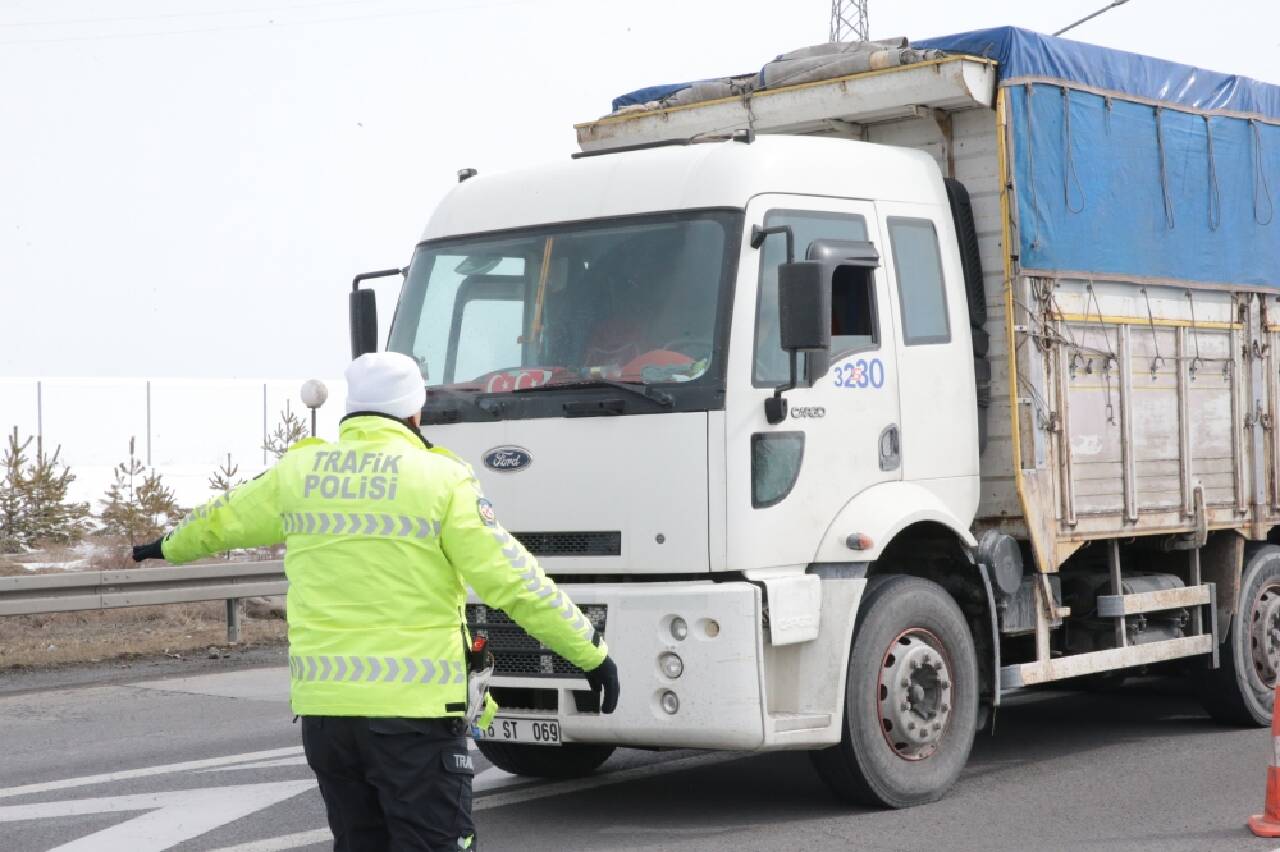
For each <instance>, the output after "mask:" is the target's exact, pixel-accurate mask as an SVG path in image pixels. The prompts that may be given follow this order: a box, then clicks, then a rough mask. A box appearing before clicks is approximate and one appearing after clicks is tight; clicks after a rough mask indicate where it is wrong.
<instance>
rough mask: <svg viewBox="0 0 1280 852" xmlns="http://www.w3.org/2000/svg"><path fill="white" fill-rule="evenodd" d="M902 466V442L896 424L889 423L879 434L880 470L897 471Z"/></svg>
mask: <svg viewBox="0 0 1280 852" xmlns="http://www.w3.org/2000/svg"><path fill="white" fill-rule="evenodd" d="M901 464H902V441H901V439H900V436H899V434H898V424H897V423H890V424H889V425H888V426H886V427H884V431H883V432H881V433H880V469H881V470H897V469H898V466H899V465H901Z"/></svg>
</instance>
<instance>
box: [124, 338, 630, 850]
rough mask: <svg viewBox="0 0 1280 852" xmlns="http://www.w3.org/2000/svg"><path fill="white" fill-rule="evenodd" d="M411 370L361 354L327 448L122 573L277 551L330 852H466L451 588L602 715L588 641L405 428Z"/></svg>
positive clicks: (456, 477) (601, 652)
mask: <svg viewBox="0 0 1280 852" xmlns="http://www.w3.org/2000/svg"><path fill="white" fill-rule="evenodd" d="M425 401H426V390H425V388H424V386H423V382H422V376H421V373H420V372H419V370H418V367H417V365H416V364H415V363H414V361H413V359H411V358H409V357H408V356H405V355H400V354H397V353H391V352H382V353H372V354H368V355H362V356H360V357H359V358H357V359H356V360H355V361H353V362H352V363H351V365H350V366H349V367H348V369H347V412H348V414H347V416H346V417H345V418H343V420H342V424H341V426H340V428H339V439H338V442H337V443H336V444H331V443H328V442H325V441H322V440H320V439H317V438H309V439H307V440H304V441H300V442H299V443H297V444H295V445H294V446H293V447H292V448H291V449H290V450H289V451H288V452H287V453H285V454H284V456H283V458H281V459H280V461H279V462H278V463H277V464H276V466H275V467H273V468H271V469H269V470H267V471H266V472H265V473H263V474H262V475H260V476H258V477H257V478H255V479H253V480H252V481H250V482H247V483H245V484H243V485H241V486H239V487H237V488H235V489H232V490H231V491H230V492H229V493H228V494H226V495H225V496H222V497H218V498H216V499H215V500H213V501H211V502H209V503H208V504H206V505H205V506H202V507H200V508H198V509H196V510H195V511H193V512H192V513H191V514H190V515H189V516H188V517H187V518H186V519H185V520H183V522H182V523H181V524H180V525H179V526H178V527H177V528H176V529H174V530H173V531H171V532H170V533H169V534H168V535H166V536H165V537H164V538H162V539H159V540H157V541H155V542H152V543H151V544H146V545H140V546H138V547H136V548H135V549H134V559H135V560H138V561H142V560H143V559H158V558H162V557H163V558H164V559H167V560H169V561H170V562H175V563H182V562H189V561H191V560H193V559H198V558H200V557H203V556H207V555H210V554H213V553H217V552H219V551H222V550H228V549H230V548H243V547H264V546H267V545H272V544H279V543H281V542H286V543H287V544H288V550H287V553H286V554H285V560H284V567H285V574H286V575H287V577H288V579H289V596H288V616H289V670H290V676H291V686H292V688H291V698H292V703H293V712H294V713H296V714H297V715H299V716H301V717H302V742H303V746H304V749H305V751H306V755H307V762H308V764H310V766H311V768H312V769H313V770H314V771H315V773H316V777H317V779H318V780H319V783H320V793H321V795H322V796H323V797H324V802H325V808H326V810H327V811H328V816H329V827H330V828H331V829H332V831H333V835H334V849H335V850H337V852H345V850H352V852H356V850H360V852H363V850H389V849H394V850H430V852H436V850H445V849H448V850H458V849H474V848H475V845H474V837H475V832H474V827H473V824H472V821H471V776H472V773H473V770H472V764H471V757H470V755H468V753H467V743H466V739H465V732H466V729H467V724H466V720H465V719H464V716H465V714H466V710H467V669H466V659H467V653H466V652H467V643H468V639H467V634H466V626H465V623H464V618H463V614H462V613H463V605H464V602H465V600H466V587H467V586H468V585H469V586H470V587H471V588H472V589H474V590H475V592H476V594H478V595H479V596H480V597H481V598H482V599H483V600H485V601H486V602H487V603H488V604H490V605H491V606H495V607H498V608H499V609H502V610H503V611H505V612H506V613H507V614H508V615H510V616H511V617H512V618H513V619H514V620H515V621H516V622H517V623H519V624H520V625H521V626H522V627H523V628H524V629H525V630H526V631H528V632H529V633H530V634H531V635H532V636H533V637H535V638H536V639H537V640H538V641H539V642H541V643H543V644H544V645H546V646H547V647H549V648H551V649H552V650H554V651H555V652H556V653H558V654H560V655H561V656H562V657H564V658H565V659H567V660H568V661H569V662H571V663H573V664H574V665H575V666H578V667H579V668H580V669H582V670H583V671H585V672H587V673H588V675H587V679H588V681H589V682H590V684H591V686H592V688H593V689H596V690H603V697H602V700H601V710H602V711H603V712H605V713H610V712H612V711H613V710H614V708H615V707H616V705H617V701H618V675H617V667H616V666H615V665H614V663H613V661H612V660H611V659H610V658H609V657H608V649H607V647H606V646H605V643H604V641H603V639H602V638H601V637H600V636H599V635H598V634H597V633H596V631H595V629H594V628H593V627H592V625H591V623H590V622H589V621H588V620H587V619H586V617H585V616H583V614H582V612H581V611H580V610H579V609H578V608H577V607H576V606H575V605H574V604H573V602H572V601H570V600H569V598H568V597H567V596H566V595H565V594H564V592H562V591H560V590H559V589H557V588H556V585H555V583H554V582H552V581H551V579H550V578H548V577H547V576H546V575H545V574H544V573H543V572H542V569H541V568H540V567H539V566H538V563H537V561H536V560H535V559H534V558H533V556H531V555H530V554H529V552H528V551H527V550H525V549H524V548H523V547H522V546H521V545H520V543H519V542H518V541H517V540H516V539H515V538H513V537H512V536H511V535H510V534H509V533H508V532H506V531H505V530H504V529H503V528H502V527H501V526H500V525H499V524H498V522H497V519H496V517H495V515H494V511H493V506H492V505H491V504H490V503H489V501H488V500H486V499H485V498H484V495H483V493H482V492H481V490H480V485H479V483H478V482H477V481H476V478H475V475H474V474H473V472H472V470H471V468H470V467H469V466H468V465H466V464H465V463H463V462H462V461H461V460H460V459H458V458H457V457H456V456H454V455H453V454H451V453H449V452H448V451H447V450H444V449H442V448H440V447H434V446H432V445H431V444H430V443H429V442H427V441H426V440H424V439H423V438H422V436H421V434H420V433H419V431H418V428H417V427H418V425H419V422H420V420H419V418H420V412H421V411H422V407H423V405H424V403H425Z"/></svg>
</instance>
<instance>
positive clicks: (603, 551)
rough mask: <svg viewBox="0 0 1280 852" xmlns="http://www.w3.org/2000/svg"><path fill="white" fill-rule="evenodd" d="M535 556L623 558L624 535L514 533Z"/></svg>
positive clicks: (615, 533) (612, 533)
mask: <svg viewBox="0 0 1280 852" xmlns="http://www.w3.org/2000/svg"><path fill="white" fill-rule="evenodd" d="M512 535H513V536H515V537H516V538H517V539H518V540H519V541H520V543H521V544H523V545H524V546H525V549H526V550H528V551H529V552H530V553H532V554H533V555H534V556H621V555H622V533H621V532H619V531H617V530H613V531H609V532H513V533H512Z"/></svg>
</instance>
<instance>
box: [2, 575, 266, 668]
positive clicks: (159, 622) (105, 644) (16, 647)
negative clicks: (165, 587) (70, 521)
mask: <svg viewBox="0 0 1280 852" xmlns="http://www.w3.org/2000/svg"><path fill="white" fill-rule="evenodd" d="M19 570H22V569H19ZM23 573H26V572H25V571H24V572H23ZM285 631H286V625H285V622H284V621H282V620H280V619H257V618H248V617H245V616H242V617H241V621H240V640H241V641H240V644H241V646H244V645H271V644H280V643H282V642H284V641H285ZM210 647H213V648H226V647H227V622H226V606H225V604H224V603H223V602H222V601H208V602H205V603H192V604H169V605H165V606H139V607H129V608H127V609H112V610H101V611H99V610H94V611H91V612H59V613H50V614H47V615H19V616H9V617H0V669H4V668H8V667H11V666H45V665H52V664H59V663H78V662H97V661H100V660H111V659H118V658H131V657H138V656H150V655H157V654H171V655H173V654H177V655H180V656H183V657H186V656H193V655H197V656H198V655H201V654H206V653H208V651H209V648H210Z"/></svg>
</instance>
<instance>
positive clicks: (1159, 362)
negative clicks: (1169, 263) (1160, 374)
mask: <svg viewBox="0 0 1280 852" xmlns="http://www.w3.org/2000/svg"><path fill="white" fill-rule="evenodd" d="M1139 292H1140V293H1142V298H1143V299H1145V300H1146V302H1147V323H1148V324H1149V325H1150V326H1151V347H1152V348H1153V349H1154V350H1155V353H1156V357H1154V358H1152V359H1151V381H1153V382H1154V381H1155V380H1156V371H1157V370H1159V369H1160V368H1161V367H1163V366H1164V358H1162V357H1160V338H1159V337H1157V336H1156V318H1155V314H1153V313H1151V297H1150V296H1148V295H1147V288H1146V287H1143V288H1142V289H1141V290H1139Z"/></svg>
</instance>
